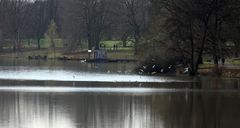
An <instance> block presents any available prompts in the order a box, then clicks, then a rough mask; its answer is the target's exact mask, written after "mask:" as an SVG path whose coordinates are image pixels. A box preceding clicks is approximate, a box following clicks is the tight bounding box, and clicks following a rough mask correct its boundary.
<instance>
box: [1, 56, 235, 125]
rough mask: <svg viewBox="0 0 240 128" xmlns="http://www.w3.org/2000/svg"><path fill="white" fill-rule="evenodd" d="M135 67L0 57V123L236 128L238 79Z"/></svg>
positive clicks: (132, 64) (120, 64) (122, 64)
mask: <svg viewBox="0 0 240 128" xmlns="http://www.w3.org/2000/svg"><path fill="white" fill-rule="evenodd" d="M135 66H136V64H135V63H110V64H107V63H99V64H87V63H81V62H64V61H47V62H45V61H27V60H25V61H23V60H9V59H8V60H0V115H1V116H0V128H239V126H240V122H239V121H240V109H239V108H240V81H239V80H238V79H222V78H216V77H212V78H210V77H199V78H188V77H162V76H145V75H138V74H136V73H134V67H135Z"/></svg>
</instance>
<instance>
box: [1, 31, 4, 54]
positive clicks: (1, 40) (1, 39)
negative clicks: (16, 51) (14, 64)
mask: <svg viewBox="0 0 240 128" xmlns="http://www.w3.org/2000/svg"><path fill="white" fill-rule="evenodd" d="M3 41H4V40H3V35H2V31H0V52H3Z"/></svg>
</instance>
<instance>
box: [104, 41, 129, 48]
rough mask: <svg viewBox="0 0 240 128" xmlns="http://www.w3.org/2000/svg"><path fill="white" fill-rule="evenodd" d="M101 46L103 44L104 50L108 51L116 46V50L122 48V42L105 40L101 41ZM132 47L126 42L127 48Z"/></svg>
mask: <svg viewBox="0 0 240 128" xmlns="http://www.w3.org/2000/svg"><path fill="white" fill-rule="evenodd" d="M101 44H104V45H105V46H106V48H108V49H110V48H113V47H114V45H117V46H118V48H120V49H122V48H123V43H122V41H119V40H105V41H101ZM132 46H133V43H132V42H130V41H128V42H127V47H132ZM128 49H129V48H128Z"/></svg>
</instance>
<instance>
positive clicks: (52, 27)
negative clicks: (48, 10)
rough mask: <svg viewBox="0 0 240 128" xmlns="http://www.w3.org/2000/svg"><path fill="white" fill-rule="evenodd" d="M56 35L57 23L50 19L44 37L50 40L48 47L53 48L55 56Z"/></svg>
mask: <svg viewBox="0 0 240 128" xmlns="http://www.w3.org/2000/svg"><path fill="white" fill-rule="evenodd" d="M57 37H58V34H57V25H56V23H55V21H54V20H51V22H50V24H49V26H48V30H47V33H46V34H45V38H46V39H48V40H50V49H53V52H54V57H56V44H55V39H56V38H57Z"/></svg>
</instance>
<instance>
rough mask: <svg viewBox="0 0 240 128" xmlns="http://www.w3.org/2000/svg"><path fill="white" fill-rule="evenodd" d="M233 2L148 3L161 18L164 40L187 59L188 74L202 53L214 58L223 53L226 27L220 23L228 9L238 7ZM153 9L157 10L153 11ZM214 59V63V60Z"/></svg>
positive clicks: (167, 0) (185, 0)
mask: <svg viewBox="0 0 240 128" xmlns="http://www.w3.org/2000/svg"><path fill="white" fill-rule="evenodd" d="M236 2H237V1H234V0H233V1H225V0H174V1H172V0H162V1H157V0H152V3H154V4H152V7H153V8H155V9H153V12H152V13H153V14H154V13H155V14H154V15H155V16H154V17H157V18H159V17H160V19H161V21H163V22H161V23H163V24H162V25H161V26H164V27H163V28H165V30H166V32H167V33H168V34H167V35H168V42H171V43H172V45H171V47H170V48H171V49H172V50H174V51H175V52H178V53H180V54H182V56H183V57H184V58H186V60H190V61H189V62H190V64H191V69H192V74H195V73H196V72H197V70H198V67H199V64H201V63H202V61H203V55H204V54H208V55H213V56H214V58H215V60H216V59H217V58H219V56H221V55H222V54H224V53H223V51H224V50H223V49H224V48H225V45H226V40H228V39H229V38H228V37H226V36H224V35H223V34H224V33H223V31H224V30H223V29H225V30H228V29H229V28H227V27H226V28H225V27H224V23H225V22H226V19H228V18H229V17H232V15H230V14H231V12H233V11H234V10H235V11H236V9H237V8H238V6H239V4H237V5H238V6H235V5H236ZM156 10H160V12H161V13H156V12H154V11H156ZM159 15H161V16H162V17H161V16H159ZM155 23H156V22H155ZM155 25H156V24H155ZM156 26H157V25H156ZM223 37H224V38H225V39H224V38H223ZM189 62H187V63H189ZM215 62H216V64H217V61H215Z"/></svg>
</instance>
